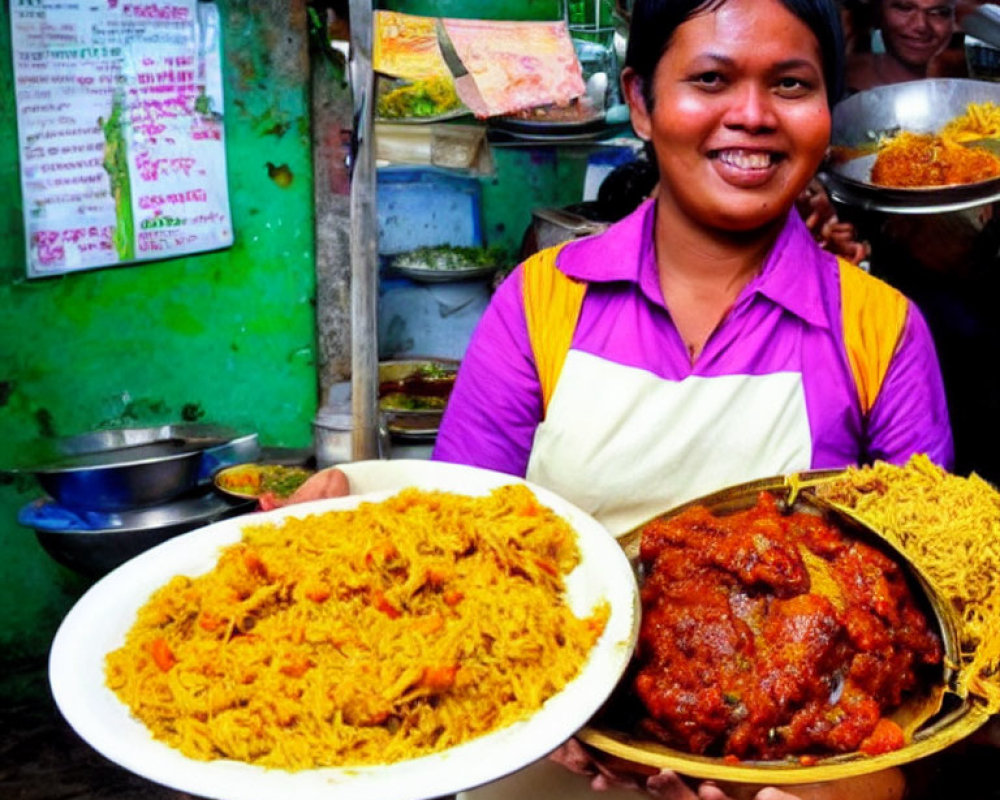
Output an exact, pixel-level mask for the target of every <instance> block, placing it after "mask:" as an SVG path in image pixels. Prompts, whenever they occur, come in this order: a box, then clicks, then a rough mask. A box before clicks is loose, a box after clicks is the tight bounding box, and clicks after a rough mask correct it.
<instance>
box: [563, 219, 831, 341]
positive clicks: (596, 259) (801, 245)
mask: <svg viewBox="0 0 1000 800" xmlns="http://www.w3.org/2000/svg"><path fill="white" fill-rule="evenodd" d="M655 211H656V202H655V201H654V200H645V201H643V202H642V204H640V205H639V207H638V208H637V209H636V210H635V211H633V212H632V213H631V214H629V215H628V216H627V217H625V218H623V219H622V220H620V221H618V222H616V223H615V224H614V225H612V226H611V227H610V228H608V229H607V230H606V231H604V232H603V233H599V234H595V235H593V236H588V237H585V238H583V239H576V240H574V241H572V242H570V243H568V244H567V245H566V246H565V247H564V248H563V250H562V252H560V254H559V259H558V264H559V269H561V270H562V271H563V272H564V273H565V274H566V275H568V276H569V277H571V278H576V279H578V280H582V281H586V282H587V283H610V282H613V281H628V282H630V283H635V284H638V285H639V287H640V288H641V290H642V291H643V293H644V294H645V295H646V296H647V297H648V298H649V299H650V300H652V301H653V302H655V303H657V304H661V303H662V302H663V300H662V295H661V292H660V287H659V277H658V275H657V270H656V253H655V248H654V244H653V242H654V239H653V224H654V219H655ZM835 266H836V261H835V259H834V257H833V256H832V255H830V254H829V253H827V252H825V251H823V250H821V249H820V248H819V247H818V246H817V245H816V243H815V242H814V241H813V238H812V235H811V234H810V233H809V230H808V228H806V226H805V223H804V222H803V221H802V218H801V217H800V216H799V213H798V211H796V210H795V209H794V208H793V209H792V210H791V211H790V212H789V214H788V217H787V219H786V220H785V224H784V226H783V227H782V229H781V232H780V233H779V234H778V238H777V240H776V241H775V243H774V247H772V248H771V251H770V252H769V253H768V254H767V257H766V258H765V259H764V266H763V267H762V269H761V271H760V274H759V275H758V276H757V277H756V278H754V279H753V280H752V281H750V283H749V284H748V285H747V286H746V288H745V289H744V290H743V291H742V292H741V294H740V298H739V299H738V300H737V303H740V302H743V301H744V300H745V299H746V298H748V297H750V295H752V294H757V295H760V296H763V297H766V298H767V299H769V300H770V301H772V302H774V303H777V304H778V305H780V306H782V307H783V308H785V309H786V310H788V311H789V312H791V313H792V314H795V315H796V316H798V317H801V318H802V319H803V320H805V321H806V322H807V323H809V324H811V325H818V326H821V327H829V322H828V319H827V315H826V313H825V310H824V306H823V291H822V273H823V272H824V270H829V269H831V268H835Z"/></svg>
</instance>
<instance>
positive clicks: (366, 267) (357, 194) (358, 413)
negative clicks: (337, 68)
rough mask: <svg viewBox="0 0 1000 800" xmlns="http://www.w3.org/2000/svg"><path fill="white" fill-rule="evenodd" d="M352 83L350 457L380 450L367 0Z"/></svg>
mask: <svg viewBox="0 0 1000 800" xmlns="http://www.w3.org/2000/svg"><path fill="white" fill-rule="evenodd" d="M349 12H350V23H351V58H350V76H351V88H352V90H353V92H354V142H353V148H352V155H351V202H350V210H351V412H352V415H353V424H354V430H353V436H352V446H351V451H352V457H353V459H354V460H355V461H357V460H363V459H369V458H377V457H378V455H379V452H378V330H377V326H376V314H377V311H378V302H377V301H378V261H377V254H378V229H377V225H376V206H375V152H374V151H375V146H374V145H375V143H374V141H373V133H374V106H375V76H374V72H373V71H372V34H373V27H374V26H373V15H372V4H371V2H370V0H350V5H349Z"/></svg>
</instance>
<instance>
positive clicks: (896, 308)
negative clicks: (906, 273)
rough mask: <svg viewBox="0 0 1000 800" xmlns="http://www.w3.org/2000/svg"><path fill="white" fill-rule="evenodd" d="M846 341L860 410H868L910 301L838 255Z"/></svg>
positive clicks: (870, 407) (880, 385)
mask: <svg viewBox="0 0 1000 800" xmlns="http://www.w3.org/2000/svg"><path fill="white" fill-rule="evenodd" d="M837 261H838V263H839V266H840V301H841V308H842V311H843V322H844V345H845V347H846V348H847V360H848V362H849V363H850V365H851V372H852V373H853V374H854V382H855V384H856V386H857V389H858V399H859V401H860V402H861V412H862V413H863V414H868V412H869V411H871V409H872V406H874V405H875V400H876V398H877V397H878V393H879V391H880V390H881V389H882V382H883V381H884V380H885V376H886V373H887V372H888V371H889V364H890V362H891V361H892V357H893V355H894V354H895V352H896V346H897V345H898V343H899V337H900V336H901V335H902V333H903V326H904V325H905V324H906V314H907V309H908V308H909V303H908V301H907V299H906V297H905V296H904V295H903V294H902V293H900V292H899V291H898V290H896V289H894V288H893V287H891V286H889V285H888V284H887V283H883V282H882V281H880V280H878V279H877V278H874V277H872V276H871V275H869V274H868V273H867V272H865V271H864V270H863V269H861V268H860V267H857V266H855V265H854V264H852V263H851V262H849V261H847V260H845V259H842V258H838V259H837Z"/></svg>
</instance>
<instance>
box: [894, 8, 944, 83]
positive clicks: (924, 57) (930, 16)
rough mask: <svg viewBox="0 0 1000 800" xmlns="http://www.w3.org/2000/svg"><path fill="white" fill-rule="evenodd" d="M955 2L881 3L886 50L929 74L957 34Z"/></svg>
mask: <svg viewBox="0 0 1000 800" xmlns="http://www.w3.org/2000/svg"><path fill="white" fill-rule="evenodd" d="M953 5H954V4H953V2H950V1H949V2H942V0H882V39H883V41H884V43H885V49H886V51H888V52H889V53H890V54H891V55H893V56H894V57H895V58H896V59H897V60H898V61H901V62H902V63H903V64H905V65H906V66H908V67H910V68H911V69H915V70H918V71H921V72H926V70H927V65H928V64H929V63H930V60H931V59H932V58H933V57H934V56H936V55H937V54H938V53H940V52H941V51H942V50H943V49H944V48H945V47H946V46H947V44H948V41H949V40H950V39H951V34H952V32H953V31H954V27H955V26H954V8H953Z"/></svg>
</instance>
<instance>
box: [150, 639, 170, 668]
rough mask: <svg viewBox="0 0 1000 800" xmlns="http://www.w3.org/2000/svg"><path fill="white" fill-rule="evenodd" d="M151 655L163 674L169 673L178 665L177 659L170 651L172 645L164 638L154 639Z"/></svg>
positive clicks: (151, 645)
mask: <svg viewBox="0 0 1000 800" xmlns="http://www.w3.org/2000/svg"><path fill="white" fill-rule="evenodd" d="M149 653H150V655H151V656H152V657H153V661H154V662H155V663H156V666H158V667H159V668H160V669H161V670H162V671H163V672H169V671H170V668H171V667H173V665H174V664H176V663H177V657H176V656H175V655H174V653H173V651H172V650H171V649H170V645H169V644H167V640H166V639H164V638H162V637H161V638H158V639H153V641H152V643H151V644H150V646H149Z"/></svg>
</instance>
